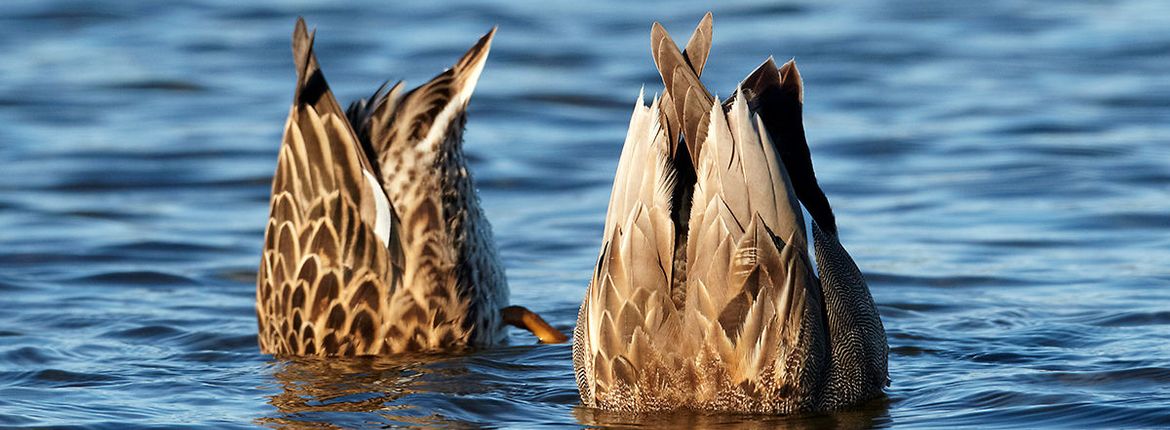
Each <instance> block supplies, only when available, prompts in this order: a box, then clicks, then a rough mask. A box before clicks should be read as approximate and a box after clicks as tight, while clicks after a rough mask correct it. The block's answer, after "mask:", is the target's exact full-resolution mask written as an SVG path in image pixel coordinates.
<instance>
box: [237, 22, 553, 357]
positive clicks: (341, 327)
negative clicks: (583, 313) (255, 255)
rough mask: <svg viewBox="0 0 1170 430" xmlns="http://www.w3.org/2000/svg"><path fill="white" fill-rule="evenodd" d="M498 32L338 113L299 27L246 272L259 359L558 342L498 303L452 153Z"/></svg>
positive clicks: (497, 276)
mask: <svg viewBox="0 0 1170 430" xmlns="http://www.w3.org/2000/svg"><path fill="white" fill-rule="evenodd" d="M495 32H496V29H495V28H493V29H492V30H491V31H489V32H488V33H487V34H485V35H484V36H483V37H482V38H480V39H479V40H478V41H477V42H476V43H475V45H474V46H472V47H471V49H469V50H468V51H467V52H466V53H465V54H464V55H463V56H462V57H461V58H460V59H459V60H458V61H457V62H456V63H455V65H454V66H452V67H451V68H449V69H447V70H445V71H443V72H442V73H440V74H438V75H437V76H435V77H434V78H433V79H431V80H430V81H428V82H426V83H424V84H422V85H421V86H419V87H417V88H414V89H413V90H410V91H404V84H403V83H402V82H401V81H399V82H398V83H396V84H395V85H393V86H389V85H388V84H383V85H382V86H381V87H379V88H378V89H377V90H376V91H375V92H374V93H373V95H372V96H370V97H367V98H364V99H361V100H358V101H356V102H354V103H352V104H351V105H350V106H349V107H348V108H347V109H346V110H342V109H341V105H339V104H338V102H337V100H336V98H335V97H334V95H333V93H332V92H331V91H330V88H329V85H328V83H327V82H326V80H325V76H324V74H323V73H322V71H321V68H320V65H319V63H318V61H317V58H316V54H315V53H314V49H313V41H314V39H315V35H316V31H313V32H309V31H308V29H307V26H306V24H305V21H304V19H303V18H298V19H297V22H296V25H295V27H294V30H293V35H292V48H293V49H292V50H293V57H294V62H295V66H296V75H297V80H296V89H295V91H294V95H293V103H292V107H291V109H290V111H289V115H288V119H287V121H286V122H285V126H284V133H283V138H282V141H281V146H280V151H279V156H278V159H277V165H276V172H275V174H274V175H273V181H272V197H271V201H270V212H269V217H268V222H267V225H266V228H265V235H264V236H265V238H264V245H263V253H262V257H261V262H260V267H259V269H258V273H257V287H256V316H257V321H258V326H259V327H258V333H259V335H258V338H259V344H260V349H261V351H262V352H263V353H266V354H273V355H278V356H301V355H317V356H364V355H392V354H400V353H409V352H446V351H456V350H460V349H465V348H478V347H489V346H493V345H498V344H501V343H503V342H505V341H506V338H507V336H506V329H505V328H506V327H507V326H509V325H511V326H516V327H520V328H523V329H526V330H528V331H530V332H532V333H533V334H534V335H536V336H537V338H538V339H540V340H541V341H542V342H550V343H556V342H563V341H564V340H565V339H566V338H565V336H564V335H563V334H562V333H561V332H560V331H558V330H557V329H555V328H553V327H552V326H550V325H549V324H548V323H547V322H545V321H544V319H543V318H541V317H540V316H539V315H537V314H535V313H534V312H532V311H530V310H528V309H527V308H524V307H521V306H510V305H509V288H508V283H507V280H506V279H505V273H504V267H503V265H502V264H501V262H500V258H499V255H498V253H497V250H496V248H495V243H494V241H493V237H492V229H491V225H490V224H489V223H488V220H487V218H486V217H485V215H484V212H483V210H482V208H481V207H480V202H479V196H478V195H477V194H476V190H475V185H474V182H473V180H472V177H471V174H470V172H469V170H468V165H467V157H466V155H465V154H464V152H463V130H464V126H465V124H466V122H467V106H468V102H469V100H470V98H471V95H472V92H473V91H474V90H475V86H476V83H477V82H478V80H479V76H480V74H481V72H482V71H483V68H484V64H485V62H486V60H487V57H488V53H489V51H490V49H491V43H492V39H493V36H494V35H495Z"/></svg>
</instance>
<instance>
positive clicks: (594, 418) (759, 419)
mask: <svg viewBox="0 0 1170 430" xmlns="http://www.w3.org/2000/svg"><path fill="white" fill-rule="evenodd" d="M573 415H574V416H575V417H576V418H577V421H578V423H580V424H581V425H584V426H590V427H593V426H599V427H631V426H638V427H651V428H690V429H709V428H719V429H745V430H749V429H785V430H804V429H824V428H834V429H868V428H887V427H889V426H890V424H891V421H890V415H889V407H888V400H887V399H877V400H874V401H872V402H870V403H868V404H865V405H862V406H859V407H857V408H851V409H850V410H845V411H836V412H831V413H826V414H818V415H810V416H791V417H773V416H762V415H737V414H704V413H696V412H689V411H675V412H669V413H655V414H644V415H629V414H621V413H614V412H605V411H599V410H595V409H587V408H577V409H574V410H573Z"/></svg>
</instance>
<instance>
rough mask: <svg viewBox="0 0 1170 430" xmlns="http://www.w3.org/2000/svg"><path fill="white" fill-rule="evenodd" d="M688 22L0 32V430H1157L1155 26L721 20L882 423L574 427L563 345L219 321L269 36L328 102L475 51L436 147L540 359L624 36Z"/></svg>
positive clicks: (1168, 228)
mask: <svg viewBox="0 0 1170 430" xmlns="http://www.w3.org/2000/svg"><path fill="white" fill-rule="evenodd" d="M706 7H707V6H705V5H702V4H699V3H696V4H693V5H690V6H686V7H679V6H668V5H666V4H662V5H642V4H638V3H636V2H616V1H608V2H605V1H603V2H597V1H594V2H564V1H511V0H509V1H503V0H500V1H495V2H486V3H485V2H474V3H473V2H467V3H459V4H451V5H443V6H439V5H431V4H430V2H420V3H419V4H401V5H391V4H387V3H384V2H373V1H370V2H364V3H361V4H350V5H348V6H345V7H341V6H334V5H330V4H326V3H325V2H320V3H316V2H301V3H300V4H298V5H285V4H280V3H277V2H264V3H258V2H239V1H220V0H198V1H196V0H188V1H178V2H165V3H162V2H160V3H150V4H138V3H129V2H118V1H113V0H91V1H81V0H77V1H47V2H22V1H15V2H14V1H8V2H3V3H2V4H0V52H3V55H4V58H5V61H0V76H3V79H0V123H2V124H3V126H2V127H0V165H2V166H3V167H2V168H0V427H10V426H12V427H19V426H30V427H33V426H69V425H77V426H92V427H118V428H122V426H123V425H124V424H130V425H134V426H137V427H143V428H145V427H160V428H164V427H165V428H171V427H176V426H190V427H209V428H228V427H251V426H255V425H264V426H283V425H288V426H290V427H298V426H302V425H303V426H306V427H327V426H330V425H333V426H339V427H363V426H380V425H436V424H437V425H453V426H481V425H482V426H506V427H531V426H537V425H566V426H567V425H578V424H584V425H607V424H612V425H651V426H652V425H667V424H673V425H683V424H698V425H709V426H723V425H733V424H740V425H744V426H747V427H773V426H788V427H797V428H802V427H818V426H825V425H838V426H843V427H856V428H862V427H870V426H875V427H944V426H958V427H988V428H990V427H1036V426H1044V427H1166V426H1170V406H1168V405H1170V288H1168V287H1170V268H1168V267H1170V264H1168V263H1170V259H1168V258H1167V257H1168V256H1170V252H1168V251H1167V250H1168V249H1170V217H1168V215H1167V214H1168V213H1170V79H1166V70H1170V32H1168V31H1166V29H1167V28H1170V6H1168V5H1166V4H1165V2H1161V1H1158V0H1128V1H1118V2H1096V1H1072V2H1060V3H1041V2H1034V3H1033V2H1023V1H990V2H977V3H970V2H967V3H963V2H941V3H940V2H925V1H924V2H898V3H897V4H883V3H880V2H860V3H856V4H852V5H848V6H846V5H822V4H820V2H807V3H784V4H781V5H766V4H764V3H763V2H761V3H760V4H754V3H749V2H730V3H729V2H721V3H720V6H719V7H718V8H716V9H715V44H714V49H713V51H712V56H711V60H710V62H709V63H708V68H707V70H706V72H705V73H704V77H705V80H706V81H707V82H708V83H709V84H710V85H712V86H713V87H714V88H717V89H720V93H721V95H726V94H727V92H728V91H729V90H730V89H731V88H732V86H733V85H734V83H735V82H737V81H738V79H739V78H741V77H743V76H744V75H746V74H747V72H749V71H750V70H751V69H752V68H754V67H755V66H756V65H757V64H759V62H760V61H762V60H763V59H764V58H765V57H766V56H767V55H769V54H774V55H776V56H777V58H778V59H781V60H784V59H787V58H789V57H793V56H794V57H796V58H797V60H798V63H799V64H800V68H801V71H802V72H803V74H804V77H805V80H806V100H807V104H806V112H807V119H806V126H807V130H808V134H809V136H810V140H811V142H812V150H813V154H814V161H815V162H816V167H817V169H818V177H819V178H820V179H821V181H822V185H823V186H824V187H825V189H826V191H827V193H828V194H829V197H830V199H831V201H832V203H833V204H834V205H835V207H836V211H837V216H838V220H839V223H840V226H841V232H842V237H843V241H844V243H845V245H846V246H847V247H848V248H849V250H850V251H851V252H852V253H853V256H854V258H855V259H856V260H857V261H858V263H859V264H860V266H861V267H862V269H863V270H864V271H865V272H866V274H867V275H868V278H869V281H870V286H871V288H872V290H873V294H874V297H875V299H876V301H877V303H878V304H879V307H880V310H881V313H882V317H883V319H884V321H885V324H886V329H887V332H888V334H889V341H890V347H891V356H890V373H891V378H892V379H893V385H892V386H891V387H890V388H889V390H888V392H889V398H888V399H885V400H881V401H877V402H874V403H873V404H870V405H866V406H865V407H863V408H859V409H857V410H854V411H849V412H843V413H837V414H831V415H824V416H813V417H798V418H763V417H744V416H719V415H715V416H703V415H698V416H696V415H691V414H672V415H668V416H621V415H613V414H604V413H599V412H596V411H590V410H585V409H581V408H579V407H578V406H577V404H578V400H577V393H576V387H575V385H574V383H573V376H572V369H571V364H570V352H569V351H570V347H569V345H534V344H533V343H532V341H531V338H530V337H528V336H526V335H524V334H522V333H518V332H516V333H513V339H514V342H513V345H512V346H508V347H503V348H498V349H493V350H489V351H481V352H475V353H471V354H466V355H459V356H448V357H437V356H416V357H400V358H395V359H386V360H349V361H343V360H328V361H320V360H308V359H306V360H295V361H279V360H273V359H272V357H269V356H265V355H261V354H259V352H258V350H257V346H256V339H255V331H256V322H255V317H254V314H253V301H254V294H255V293H254V289H255V286H254V274H255V269H256V266H257V263H258V261H259V255H260V245H261V240H262V234H263V226H264V221H265V217H266V216H267V211H268V209H267V204H268V193H269V184H270V182H269V180H270V176H271V174H272V172H273V169H274V166H275V162H276V150H277V146H278V144H279V139H280V135H279V133H280V131H281V124H282V123H283V121H284V117H285V115H286V114H287V109H288V104H289V102H290V100H291V97H292V81H293V68H292V65H291V63H292V61H291V54H290V53H289V48H288V40H289V39H288V38H289V33H290V32H291V30H292V26H293V21H294V18H295V17H296V16H297V15H305V16H306V17H307V18H308V20H309V22H310V24H311V25H315V26H317V28H318V29H319V33H318V47H319V55H320V59H321V62H322V64H323V67H324V69H325V71H326V73H327V75H328V77H329V78H330V80H331V83H332V84H333V87H334V89H335V90H336V91H337V93H338V95H339V96H340V98H341V99H343V100H348V99H352V98H354V97H357V96H363V95H366V94H368V93H369V92H370V91H372V90H373V89H374V87H376V86H377V84H378V83H380V82H381V80H383V79H388V78H399V77H401V78H406V79H408V81H409V82H411V83H416V84H417V83H419V82H422V81H423V80H424V79H426V78H428V77H429V76H431V75H433V74H435V73H437V72H438V71H439V70H441V69H442V68H443V67H445V66H447V65H449V64H450V63H451V62H452V61H453V60H454V59H455V58H456V57H457V56H458V55H459V54H460V53H461V52H462V51H463V50H464V49H466V48H467V47H468V46H470V45H471V44H472V43H473V42H474V40H475V39H476V38H477V37H478V36H479V35H481V34H482V33H484V32H486V31H487V30H488V29H489V28H490V27H491V26H492V25H495V24H498V25H499V26H500V30H499V34H498V35H497V40H496V43H495V46H494V49H493V51H492V56H491V59H490V60H489V62H488V66H487V69H486V71H485V72H484V75H483V79H482V80H481V82H480V85H479V89H478V91H477V93H476V94H475V97H474V98H473V99H472V103H471V119H470V123H469V126H468V130H467V145H466V149H467V151H468V153H469V156H470V157H471V160H472V166H471V167H472V170H473V171H474V174H475V175H476V179H477V180H478V184H479V187H480V189H481V193H482V194H481V195H482V198H483V202H484V204H485V205H486V211H487V213H488V216H489V217H490V218H491V220H492V222H493V223H494V226H495V232H496V238H497V240H498V242H499V245H500V247H501V248H502V253H503V258H504V261H505V263H506V265H507V268H508V275H509V279H510V281H511V285H512V291H513V302H515V303H519V304H524V305H527V306H529V307H531V308H533V309H535V310H537V311H539V312H541V313H543V314H544V315H545V317H546V318H548V319H550V320H551V322H552V323H553V324H554V325H556V326H558V327H559V328H561V329H562V330H565V331H569V330H570V329H571V326H572V324H573V322H574V319H575V315H576V310H577V306H578V304H579V301H580V298H581V296H582V294H583V292H584V289H585V285H586V283H587V280H588V279H589V276H590V274H591V272H592V264H593V262H594V259H595V257H596V255H597V249H598V245H599V240H600V230H601V228H602V224H603V221H604V219H603V218H604V214H605V205H606V202H607V199H608V195H609V184H610V180H611V179H612V175H613V171H614V167H615V165H616V163H617V158H618V154H619V151H620V144H621V142H622V140H623V137H624V134H625V127H626V121H628V119H629V115H630V109H631V107H632V105H633V103H634V100H635V98H636V96H637V93H638V90H639V88H640V87H641V86H642V85H643V84H645V85H646V87H647V91H648V92H655V91H656V90H657V89H658V88H660V85H661V84H660V83H659V80H658V77H657V75H656V73H655V71H654V68H653V63H652V61H651V59H650V57H649V48H648V34H649V28H650V23H651V22H652V21H653V20H655V19H660V20H663V21H664V23H665V24H666V26H667V28H668V29H669V30H671V31H672V32H673V33H674V34H675V36H676V38H678V39H680V40H685V38H686V36H687V35H688V34H689V32H690V29H691V28H692V26H693V25H694V23H695V22H696V21H697V20H698V19H699V17H700V16H701V15H702V13H703V12H705V11H706V9H705V8H706Z"/></svg>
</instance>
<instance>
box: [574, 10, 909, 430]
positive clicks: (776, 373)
mask: <svg viewBox="0 0 1170 430" xmlns="http://www.w3.org/2000/svg"><path fill="white" fill-rule="evenodd" d="M712 25H713V22H712V15H711V14H710V13H708V14H707V15H705V16H704V17H703V18H702V20H700V22H699V25H698V26H697V27H696V29H695V30H694V33H693V35H692V36H691V39H690V40H689V41H688V42H687V45H686V46H685V49H684V50H683V51H679V47H678V46H677V45H676V44H675V42H674V41H673V40H672V39H671V37H670V35H669V34H668V33H667V32H666V30H665V29H664V28H663V27H662V25H661V24H659V23H657V22H656V23H654V24H653V26H652V28H651V37H650V41H651V53H652V55H653V58H654V62H655V65H656V67H657V69H658V72H659V75H660V76H661V78H662V82H663V85H664V89H663V92H662V94H661V97H659V96H655V97H654V98H653V100H652V101H651V103H650V105H649V106H647V105H646V104H645V101H644V94H640V95H639V97H638V101H637V103H636V104H635V107H634V112H633V114H632V116H631V119H630V124H629V128H628V131H627V134H626V138H625V142H624V145H623V147H622V151H621V156H620V158H619V161H618V166H617V171H616V173H615V175H614V183H613V189H612V192H611V196H610V200H609V207H608V210H607V213H606V217H605V226H604V229H605V230H604V231H603V237H602V244H601V247H600V252H599V256H598V259H597V262H596V265H595V267H594V271H593V276H592V279H591V281H590V283H589V286H588V288H587V290H586V294H585V297H584V300H583V302H582V304H581V307H580V311H579V313H578V319H577V325H576V327H575V329H574V332H573V336H574V340H573V355H572V357H573V367H574V371H575V376H576V381H577V387H578V390H579V393H580V398H581V402H582V405H583V406H585V407H589V408H596V409H600V410H605V411H617V412H631V413H643V412H653V411H664V410H675V409H690V410H696V411H712V412H730V413H762V414H779V415H783V414H795V413H811V412H823V411H829V410H834V409H839V408H844V407H847V406H852V405H857V404H861V403H865V402H867V401H869V400H872V399H874V398H877V397H880V396H882V395H883V390H884V388H885V387H886V386H888V384H889V378H888V367H887V366H888V363H887V361H888V356H889V347H888V344H887V341H886V337H885V329H884V327H883V326H882V322H881V318H880V315H879V314H878V309H877V307H876V305H875V303H874V300H873V297H872V295H871V293H870V291H869V287H868V285H867V284H866V282H865V278H864V276H863V275H862V273H861V271H860V269H859V268H858V267H857V264H856V263H855V261H854V260H853V258H852V257H851V256H850V255H849V253H848V252H847V251H846V250H845V248H844V247H843V246H842V245H841V242H840V240H839V236H838V230H837V224H836V218H835V216H834V214H833V211H832V207H831V206H830V205H829V202H828V199H827V197H826V196H825V194H824V192H823V190H821V188H820V186H819V185H818V183H817V180H816V175H815V172H814V170H813V165H812V159H811V155H810V151H809V146H808V142H807V140H806V137H805V133H804V126H803V119H802V108H803V103H804V87H803V82H802V79H801V75H800V72H799V71H798V70H797V68H796V63H795V61H789V62H786V63H785V64H783V65H782V66H779V67H777V66H776V63H775V61H774V60H773V59H772V58H771V57H769V58H768V59H767V60H766V61H764V62H763V64H761V65H760V66H759V67H757V68H756V69H755V70H754V71H753V72H751V73H750V74H749V75H748V76H747V77H746V78H745V79H743V80H742V81H741V82H740V83H739V84H738V85H737V86H736V88H735V90H734V91H733V92H732V94H731V96H730V97H728V98H727V99H726V100H723V101H720V100H719V99H718V98H717V97H715V96H713V95H712V93H711V91H710V90H708V89H707V87H705V86H704V85H703V83H702V82H701V81H700V80H699V78H700V76H701V74H702V72H703V69H704V67H705V65H706V62H707V58H708V56H709V52H710V48H711V40H712ZM802 206H803V208H804V209H805V210H807V212H808V214H809V217H810V218H811V220H810V222H809V223H808V224H807V226H808V227H806V222H805V220H804V215H803V213H802ZM807 230H811V238H810V232H809V231H807ZM810 240H811V241H812V244H813V248H814V249H815V254H816V258H815V263H814V261H813V260H812V259H811V258H810V256H809V241H810Z"/></svg>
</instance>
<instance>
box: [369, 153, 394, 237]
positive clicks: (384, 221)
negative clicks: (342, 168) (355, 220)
mask: <svg viewBox="0 0 1170 430" xmlns="http://www.w3.org/2000/svg"><path fill="white" fill-rule="evenodd" d="M362 176H365V177H366V182H367V183H369V185H370V193H371V194H373V195H374V208H375V209H376V212H377V217H376V218H375V219H374V234H375V235H377V236H378V240H381V241H382V246H385V247H389V246H390V226H391V225H392V224H393V222H392V221H391V218H390V217H391V213H390V199H387V198H386V193H385V192H384V191H382V184H380V183H378V179H377V178H375V177H374V174H373V173H370V171H369V170H366V169H362Z"/></svg>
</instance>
